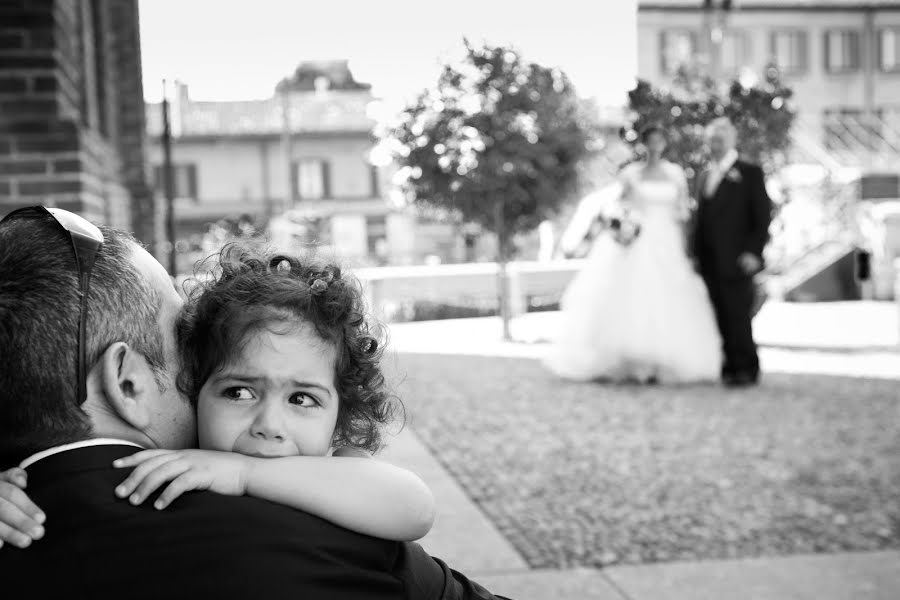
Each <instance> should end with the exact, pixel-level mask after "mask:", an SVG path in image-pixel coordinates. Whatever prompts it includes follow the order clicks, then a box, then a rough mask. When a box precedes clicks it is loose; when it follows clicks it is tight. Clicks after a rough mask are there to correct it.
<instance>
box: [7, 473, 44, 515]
mask: <svg viewBox="0 0 900 600" xmlns="http://www.w3.org/2000/svg"><path fill="white" fill-rule="evenodd" d="M3 501H6V502H8V503H9V504H11V505H13V506H15V507H16V508H18V509H19V510H20V511H22V512H23V513H25V515H26V516H28V517H29V518H30V519H32V520H34V521H35V522H36V523H37V524H38V525H40V524H42V523H43V522H44V521H46V520H47V515H45V514H44V511H42V510H41V509H40V508H38V506H37V504H35V503H34V502H32V501H31V498H29V497H28V494H26V493H25V492H24V491H22V488H21V487H19V486H17V485H14V484H11V483H6V482H5V481H0V502H3Z"/></svg>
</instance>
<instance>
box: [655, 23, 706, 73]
mask: <svg viewBox="0 0 900 600" xmlns="http://www.w3.org/2000/svg"><path fill="white" fill-rule="evenodd" d="M659 47H660V55H659V59H660V69H661V70H662V72H663V73H665V74H667V75H674V74H675V73H676V72H677V71H678V69H679V68H680V67H682V66H685V65H687V64H689V63H690V62H691V59H692V58H693V56H694V55H695V54H696V50H697V34H696V33H695V32H693V31H689V30H684V29H682V30H672V31H662V32H660V46H659Z"/></svg>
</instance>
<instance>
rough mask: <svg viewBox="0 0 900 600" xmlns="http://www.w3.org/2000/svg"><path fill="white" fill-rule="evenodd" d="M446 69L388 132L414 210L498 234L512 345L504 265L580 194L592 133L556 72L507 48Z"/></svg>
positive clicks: (469, 53)
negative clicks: (524, 238)
mask: <svg viewBox="0 0 900 600" xmlns="http://www.w3.org/2000/svg"><path fill="white" fill-rule="evenodd" d="M464 45H465V56H464V58H463V60H462V61H461V62H459V63H456V64H446V65H444V67H443V69H442V71H441V74H440V76H439V78H438V82H437V85H436V86H435V87H434V88H433V89H428V90H425V91H424V92H422V93H421V94H420V95H419V96H418V98H417V99H416V100H415V101H414V102H413V103H411V104H410V105H409V106H407V107H406V108H405V109H404V110H403V111H402V112H401V114H400V116H399V119H398V122H397V123H396V124H395V125H393V126H392V127H390V128H389V129H388V131H387V132H386V133H385V136H384V137H385V140H386V141H387V142H388V146H389V147H390V148H391V149H392V153H393V155H394V158H395V160H396V161H397V163H398V164H399V167H400V169H399V173H400V176H401V177H403V178H404V184H403V189H404V192H405V196H406V199H407V201H408V202H410V203H411V204H414V205H416V206H418V207H420V208H422V209H425V210H426V211H430V212H432V213H433V214H436V215H438V216H440V217H442V218H445V219H451V220H455V221H457V222H459V223H462V224H467V225H471V224H477V225H480V226H482V227H483V228H485V229H487V230H488V231H492V232H494V233H495V234H496V235H497V240H498V244H497V245H498V256H497V261H498V264H499V265H500V275H499V278H500V279H499V282H500V311H501V315H502V317H503V331H504V338H505V339H509V310H508V306H509V304H508V297H507V296H508V293H507V282H506V275H505V272H506V263H507V261H508V260H510V259H511V258H512V257H513V256H514V254H515V248H514V245H513V243H512V240H513V236H514V235H516V234H518V233H523V232H527V231H530V230H532V229H534V228H535V227H537V225H538V224H540V223H541V221H544V220H545V219H549V218H551V217H552V216H553V215H554V214H555V213H556V212H557V211H558V210H559V208H560V207H561V206H562V205H563V204H564V203H565V201H566V200H567V199H568V198H569V196H570V195H571V194H572V193H574V192H575V191H576V190H577V185H578V181H579V177H578V174H579V166H580V162H581V161H582V159H583V158H585V157H586V156H587V155H588V154H589V153H590V152H591V142H592V140H593V139H594V137H595V135H594V129H595V125H594V122H593V120H592V119H591V118H590V117H589V116H588V113H587V111H586V110H584V108H583V106H582V105H581V103H580V102H579V101H578V99H577V97H576V95H575V92H574V89H573V87H572V84H571V83H570V82H569V79H568V78H567V77H566V75H565V74H564V73H563V72H562V71H560V70H559V69H553V68H547V67H544V66H541V65H538V64H535V63H532V62H528V61H526V60H525V59H524V58H523V57H522V56H521V55H520V53H519V52H517V51H516V50H515V49H513V48H509V47H502V46H498V47H491V46H487V45H484V46H482V47H475V46H473V45H471V44H470V43H469V42H468V40H464Z"/></svg>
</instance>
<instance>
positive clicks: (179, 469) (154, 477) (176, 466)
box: [129, 460, 191, 504]
mask: <svg viewBox="0 0 900 600" xmlns="http://www.w3.org/2000/svg"><path fill="white" fill-rule="evenodd" d="M190 468H191V465H190V464H188V462H187V461H182V460H173V461H170V462H167V463H166V464H164V465H161V466H159V467H158V468H156V469H154V470H153V472H151V473H150V474H148V475H147V476H146V477H145V478H144V480H143V481H141V483H140V485H138V487H137V489H136V490H135V491H134V493H133V494H131V498H130V499H129V500H130V501H131V503H132V504H140V503H141V502H143V501H144V499H146V498H147V497H148V496H149V495H150V494H152V493H153V492H154V491H155V490H156V489H158V488H159V487H160V486H161V485H162V484H164V483H166V482H167V481H172V480H173V479H175V478H176V477H178V476H179V475H182V474H183V473H185V472H186V471H187V470H188V469H190Z"/></svg>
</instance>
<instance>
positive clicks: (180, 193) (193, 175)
mask: <svg viewBox="0 0 900 600" xmlns="http://www.w3.org/2000/svg"><path fill="white" fill-rule="evenodd" d="M172 177H173V180H174V191H175V197H176V198H190V199H191V200H194V201H195V202H196V201H197V200H198V199H199V197H198V195H197V165H194V164H176V165H172ZM153 184H154V187H155V188H156V191H157V192H158V193H159V194H160V195H161V196H165V195H166V181H165V179H164V178H163V166H162V165H157V166H155V167H154V168H153Z"/></svg>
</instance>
